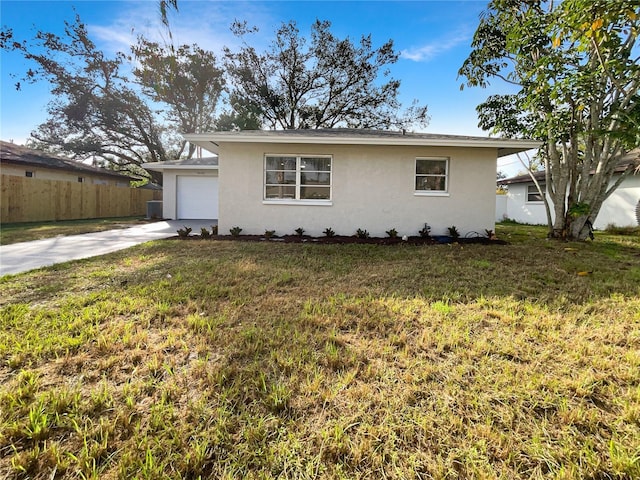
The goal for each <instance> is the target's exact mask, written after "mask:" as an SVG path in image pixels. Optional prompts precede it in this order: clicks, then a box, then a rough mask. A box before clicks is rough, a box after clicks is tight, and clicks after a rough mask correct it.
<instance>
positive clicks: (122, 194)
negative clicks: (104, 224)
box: [0, 175, 162, 223]
mask: <svg viewBox="0 0 640 480" xmlns="http://www.w3.org/2000/svg"><path fill="white" fill-rule="evenodd" d="M1 177H2V196H1V197H0V217H1V218H0V220H1V221H2V223H17V222H41V221H48V220H76V219H83V218H104V217H128V216H136V215H145V214H146V213H147V202H148V201H149V200H160V199H161V198H162V192H160V191H154V190H148V189H142V188H129V187H116V186H115V185H92V184H88V183H79V182H78V183H75V182H65V181H60V180H41V179H37V178H27V177H17V176H11V175H2V176H1Z"/></svg>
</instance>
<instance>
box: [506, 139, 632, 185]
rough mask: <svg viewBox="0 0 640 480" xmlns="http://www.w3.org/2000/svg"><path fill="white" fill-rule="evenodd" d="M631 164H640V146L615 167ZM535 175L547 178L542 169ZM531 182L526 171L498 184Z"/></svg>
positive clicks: (537, 177) (539, 179)
mask: <svg viewBox="0 0 640 480" xmlns="http://www.w3.org/2000/svg"><path fill="white" fill-rule="evenodd" d="M630 164H631V165H638V166H640V147H638V148H634V149H633V150H631V151H630V152H629V153H627V154H626V155H625V156H624V157H622V158H621V159H620V161H619V162H618V166H617V167H616V169H615V173H622V172H624V171H625V170H626V169H627V168H628V166H629V165H630ZM636 171H637V170H636ZM638 173H640V172H638ZM533 175H534V176H535V177H536V180H538V181H539V182H540V181H544V180H545V172H544V170H540V171H539V172H533ZM529 182H531V175H529V174H528V173H525V174H523V175H517V176H515V177H510V178H503V179H502V180H498V185H511V184H514V183H529Z"/></svg>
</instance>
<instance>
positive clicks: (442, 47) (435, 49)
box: [400, 31, 471, 62]
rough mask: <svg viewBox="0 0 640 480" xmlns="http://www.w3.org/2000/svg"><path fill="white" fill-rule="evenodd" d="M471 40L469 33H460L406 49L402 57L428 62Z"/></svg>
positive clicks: (402, 52) (401, 54)
mask: <svg viewBox="0 0 640 480" xmlns="http://www.w3.org/2000/svg"><path fill="white" fill-rule="evenodd" d="M470 39H471V35H470V33H469V32H467V31H460V32H458V33H457V34H453V35H452V36H449V37H447V38H441V39H438V40H435V41H433V42H431V43H427V44H426V45H423V46H421V47H417V48H411V49H404V50H402V51H401V52H400V57H401V58H404V59H407V60H412V61H414V62H428V61H430V60H433V59H434V58H436V57H438V56H440V55H442V54H444V53H446V52H448V51H449V50H453V49H454V48H456V47H457V46H459V45H461V44H463V43H465V42H467V41H469V40H470Z"/></svg>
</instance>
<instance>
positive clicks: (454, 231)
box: [447, 225, 460, 240]
mask: <svg viewBox="0 0 640 480" xmlns="http://www.w3.org/2000/svg"><path fill="white" fill-rule="evenodd" d="M447 230H449V236H450V237H451V238H453V239H454V240H457V239H458V238H460V232H459V231H458V228H457V227H456V226H455V225H452V226H451V227H448V228H447Z"/></svg>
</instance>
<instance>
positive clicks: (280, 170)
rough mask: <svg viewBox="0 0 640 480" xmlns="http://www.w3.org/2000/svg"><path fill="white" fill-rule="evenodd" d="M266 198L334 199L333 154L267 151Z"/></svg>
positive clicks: (265, 164)
mask: <svg viewBox="0 0 640 480" xmlns="http://www.w3.org/2000/svg"><path fill="white" fill-rule="evenodd" d="M264 199H265V200H310V201H313V200H317V201H328V200H331V156H323V155H313V156H311V155H309V156H307V155H266V156H265V160H264Z"/></svg>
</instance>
